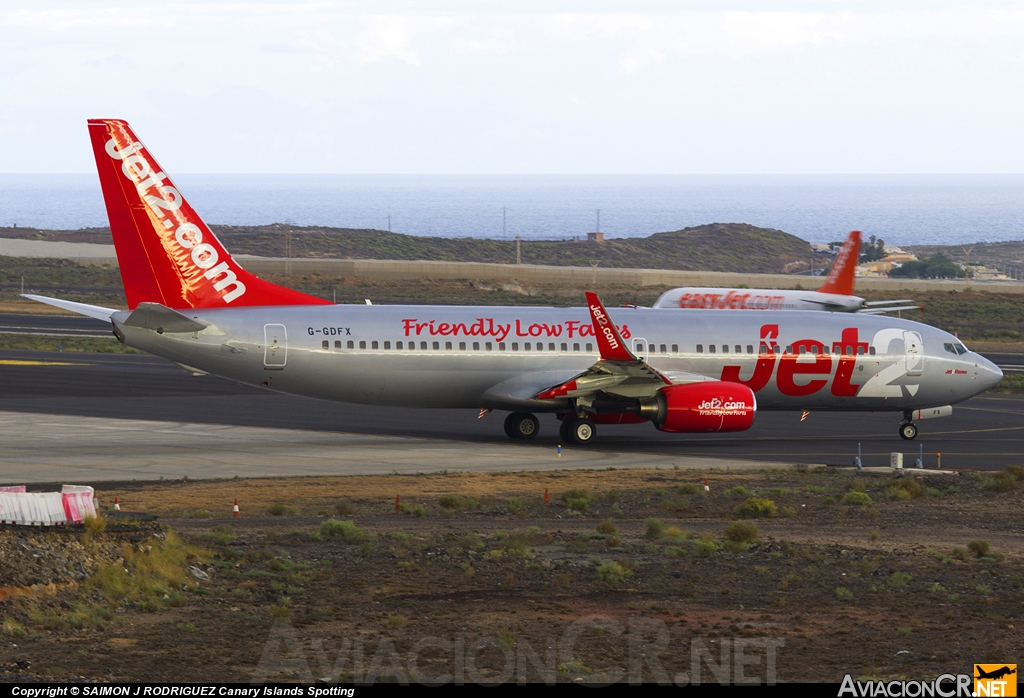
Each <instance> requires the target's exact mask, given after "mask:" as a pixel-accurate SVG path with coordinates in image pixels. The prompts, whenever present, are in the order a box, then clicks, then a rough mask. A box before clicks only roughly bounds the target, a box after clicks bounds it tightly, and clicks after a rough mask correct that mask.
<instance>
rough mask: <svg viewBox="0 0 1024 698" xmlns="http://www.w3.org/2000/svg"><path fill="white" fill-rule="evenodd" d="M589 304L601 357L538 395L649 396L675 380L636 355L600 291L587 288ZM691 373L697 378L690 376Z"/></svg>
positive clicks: (545, 397)
mask: <svg viewBox="0 0 1024 698" xmlns="http://www.w3.org/2000/svg"><path fill="white" fill-rule="evenodd" d="M587 307H588V308H589V309H590V320H591V323H592V324H593V327H594V338H595V339H596V340H597V348H598V351H599V352H600V354H601V358H600V359H599V360H598V361H597V363H595V364H594V365H593V366H591V367H590V368H588V369H587V370H586V371H584V372H583V373H580V374H578V375H576V376H573V377H572V378H570V379H569V380H567V381H564V382H562V383H560V384H558V385H554V386H552V387H550V388H547V389H546V390H542V391H540V392H539V393H537V394H536V395H535V396H534V399H537V400H552V399H557V398H577V399H578V400H581V401H582V402H584V403H586V402H588V401H589V400H588V399H589V398H591V397H592V396H593V395H595V394H596V393H597V392H598V391H604V392H607V393H613V394H615V395H621V396H623V397H648V396H650V395H653V394H654V393H656V392H657V391H658V390H659V389H661V388H664V387H665V386H666V385H672V384H673V381H672V380H671V379H670V378H669V377H668V376H666V375H664V374H662V373H661V372H659V371H658V370H657V369H655V368H652V367H651V366H649V365H648V364H647V363H646V362H645V361H642V360H641V359H638V358H637V357H636V356H634V355H633V352H631V351H630V350H629V348H628V347H627V346H626V343H625V342H624V341H623V339H622V336H621V335H620V334H619V331H618V330H617V329H616V327H615V323H613V322H612V320H611V318H610V317H608V312H607V311H606V310H605V308H604V305H602V303H601V299H600V298H598V297H597V294H596V293H591V292H587ZM687 376H689V377H690V378H692V379H693V380H687V379H686V377H687ZM680 378H681V379H683V382H696V380H711V379H710V378H707V377H705V376H696V375H695V374H686V376H682V375H680Z"/></svg>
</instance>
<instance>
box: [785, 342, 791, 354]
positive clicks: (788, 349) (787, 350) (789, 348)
mask: <svg viewBox="0 0 1024 698" xmlns="http://www.w3.org/2000/svg"><path fill="white" fill-rule="evenodd" d="M786 353H787V354H792V353H793V345H792V344H787V345H786Z"/></svg>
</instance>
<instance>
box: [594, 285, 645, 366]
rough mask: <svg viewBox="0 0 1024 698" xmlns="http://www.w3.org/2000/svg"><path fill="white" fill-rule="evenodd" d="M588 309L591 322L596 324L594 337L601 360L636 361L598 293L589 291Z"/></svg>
mask: <svg viewBox="0 0 1024 698" xmlns="http://www.w3.org/2000/svg"><path fill="white" fill-rule="evenodd" d="M587 307H588V308H590V320H591V322H593V324H594V337H595V338H596V339H597V349H598V351H600V352H601V358H602V359H604V360H605V361H636V360H637V359H636V357H635V356H633V354H632V352H630V351H629V349H627V348H626V343H625V342H624V341H622V337H621V336H620V335H619V331H618V330H617V329H615V323H614V322H612V319H611V318H610V317H608V311H606V310H605V309H604V305H603V304H602V303H601V299H600V298H598V297H597V294H596V293H591V292H590V291H587Z"/></svg>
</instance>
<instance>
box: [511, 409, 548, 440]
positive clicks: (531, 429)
mask: <svg viewBox="0 0 1024 698" xmlns="http://www.w3.org/2000/svg"><path fill="white" fill-rule="evenodd" d="M539 431H540V422H538V421H537V418H536V417H534V416H533V415H532V414H529V413H527V412H513V413H512V414H510V415H509V416H508V417H505V433H506V434H507V435H508V436H509V438H512V439H532V438H534V437H536V436H537V432H539Z"/></svg>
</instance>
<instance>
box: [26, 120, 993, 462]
mask: <svg viewBox="0 0 1024 698" xmlns="http://www.w3.org/2000/svg"><path fill="white" fill-rule="evenodd" d="M89 134H90V136H91V138H92V145H93V150H94V152H95V156H96V165H97V167H98V169H99V176H100V184H101V186H102V189H103V197H104V200H105V202H106V206H107V214H108V216H109V218H110V228H111V231H112V233H113V237H114V245H115V247H116V250H117V258H118V263H119V265H120V269H121V278H122V279H123V281H124V289H125V295H126V297H127V300H128V307H129V310H126V311H122V310H113V309H110V308H102V307H98V306H92V305H86V304H83V303H75V302H70V301H64V300H58V299H53V298H43V297H40V296H28V297H29V298H33V299H35V300H39V301H42V302H44V303H49V304H51V305H55V306H58V307H61V308H66V309H69V310H73V311H75V312H78V313H82V314H84V315H88V316H91V317H95V318H100V319H103V320H108V321H110V323H111V325H112V329H113V333H114V334H115V335H116V336H117V338H118V339H119V340H120V341H122V342H124V343H125V344H127V345H129V346H132V347H135V348H138V349H142V350H144V351H147V352H149V353H151V354H155V355H157V356H162V357H164V358H166V359H169V360H171V361H174V362H176V363H178V364H180V365H182V366H183V367H185V368H189V369H191V370H195V371H202V372H207V373H212V374H216V375H219V376H223V377H225V378H229V379H231V380H235V381H239V382H242V383H248V384H250V385H255V386H262V387H264V388H266V389H268V390H275V391H280V392H284V393H292V394H296V395H305V396H309V397H317V398H325V399H329V400H343V401H348V402H356V403H366V404H375V405H397V406H416V407H433V408H441V407H448V408H476V409H480V411H481V416H482V415H483V414H485V413H486V412H488V411H490V410H503V411H507V412H508V413H509V414H508V416H507V418H506V419H505V430H506V432H507V433H508V435H509V436H510V437H513V438H522V439H527V438H532V437H535V436H536V435H537V433H538V431H539V428H540V423H539V420H538V419H537V417H536V414H538V413H549V414H552V415H554V416H556V417H558V419H559V420H560V422H561V427H560V434H561V437H562V439H563V440H564V441H566V442H570V443H578V444H585V443H588V442H590V441H591V440H592V439H593V438H594V435H595V430H596V429H595V425H598V424H608V423H616V424H621V423H643V422H650V423H651V424H653V425H654V426H655V427H656V428H658V429H661V430H662V431H667V432H715V431H742V430H744V429H747V428H749V427H750V425H751V424H752V422H753V419H754V412H755V410H756V409H758V408H760V409H762V410H764V409H768V410H871V411H879V410H884V411H891V412H894V413H896V414H898V415H900V416H901V417H902V420H901V422H900V428H899V433H900V435H901V436H902V437H903V438H905V439H912V438H914V437H915V436H916V435H917V426H916V424H915V422H916V421H917V420H920V419H924V418H926V417H933V416H943V415H947V414H950V413H951V412H952V407H951V405H952V404H953V403H956V402H959V401H961V400H966V399H967V398H969V397H971V396H973V395H977V394H978V393H980V392H982V391H984V390H986V389H988V388H990V387H992V386H994V385H995V384H996V383H998V382H999V380H1000V379H1001V378H1002V373H1001V372H1000V370H999V369H998V368H997V367H996V366H995V365H993V364H992V363H991V362H989V361H987V360H986V359H984V358H982V357H981V356H978V355H977V354H974V353H972V352H970V351H968V349H967V348H966V347H965V346H964V345H963V344H962V343H960V341H959V340H958V339H957V338H956V337H953V336H952V335H950V334H947V333H946V332H942V331H940V330H938V329H935V328H933V327H928V326H927V325H922V324H919V323H915V322H910V321H906V320H898V319H893V318H888V317H880V316H870V315H868V316H864V315H849V314H820V313H819V314H814V315H813V316H812V314H809V313H805V312H786V311H775V312H759V311H751V312H748V313H731V312H724V311H689V310H678V309H676V310H655V309H651V308H635V309H631V308H617V309H615V310H612V311H606V310H605V309H604V307H602V305H601V302H600V301H599V300H598V298H597V296H595V295H594V294H587V306H586V307H583V308H537V307H522V308H509V307H456V306H378V305H375V306H367V305H358V306H357V305H335V304H333V303H329V302H328V301H325V300H323V299H321V298H316V297H314V296H308V295H305V294H303V293H299V292H297V291H293V290H290V289H286V288H282V287H280V286H276V285H274V284H271V283H268V282H266V281H263V280H261V279H258V278H257V277H255V276H254V275H252V274H250V273H249V272H247V271H245V270H244V269H243V268H242V267H241V266H240V265H239V264H238V262H237V261H235V260H234V259H233V258H232V257H231V255H229V254H228V252H227V251H226V250H225V249H224V247H223V246H222V245H221V244H220V242H219V241H218V240H217V238H216V237H214V235H213V233H211V232H210V229H209V228H208V227H207V226H206V225H205V224H204V223H203V221H202V220H201V219H200V218H199V216H198V215H197V214H196V212H195V211H194V210H193V209H192V207H191V206H190V205H189V204H188V202H187V201H186V200H185V197H184V196H183V195H182V193H181V192H180V191H179V190H178V188H177V187H175V186H174V184H173V183H172V181H171V179H170V177H168V175H167V174H166V173H165V172H164V171H163V170H161V169H160V166H159V165H158V164H157V162H156V159H155V158H154V157H153V155H152V154H151V153H150V152H149V150H147V149H146V147H145V146H144V145H143V144H142V142H141V141H140V140H139V139H138V138H137V137H136V136H135V134H134V133H133V132H132V130H131V129H130V128H129V126H128V124H127V123H125V122H124V121H117V120H113V119H97V120H92V121H89Z"/></svg>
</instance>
